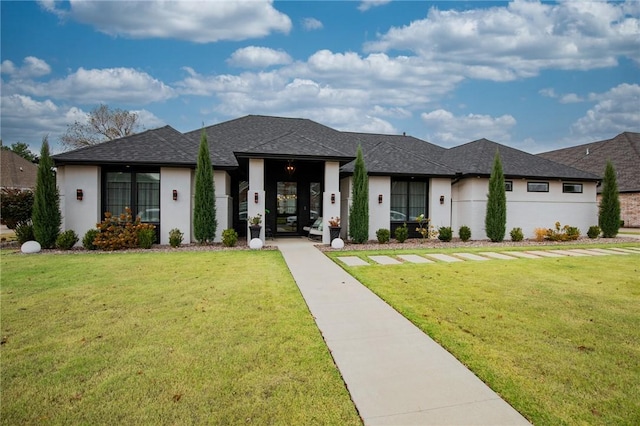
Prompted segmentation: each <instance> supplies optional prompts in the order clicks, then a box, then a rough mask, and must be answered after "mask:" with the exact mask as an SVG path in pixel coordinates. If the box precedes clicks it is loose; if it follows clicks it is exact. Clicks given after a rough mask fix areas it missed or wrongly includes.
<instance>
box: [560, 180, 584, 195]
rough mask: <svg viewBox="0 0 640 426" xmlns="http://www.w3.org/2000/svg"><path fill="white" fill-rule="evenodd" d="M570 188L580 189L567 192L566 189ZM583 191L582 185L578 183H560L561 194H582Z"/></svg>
mask: <svg viewBox="0 0 640 426" xmlns="http://www.w3.org/2000/svg"><path fill="white" fill-rule="evenodd" d="M568 186H572V187H575V188H580V190H579V191H567V187H568ZM583 191H584V185H583V184H581V183H578V182H562V193H563V194H582V192H583Z"/></svg>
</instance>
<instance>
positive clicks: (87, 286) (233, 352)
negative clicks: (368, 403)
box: [0, 251, 361, 425]
mask: <svg viewBox="0 0 640 426" xmlns="http://www.w3.org/2000/svg"><path fill="white" fill-rule="evenodd" d="M1 265H2V269H1V273H2V288H1V292H0V297H1V305H0V308H1V312H2V324H1V330H2V331H1V334H2V339H3V344H2V346H1V356H2V375H1V379H2V382H1V401H0V403H1V412H0V414H1V415H0V417H1V423H2V424H7V425H9V424H92V425H93V424H201V423H206V424H245V423H252V424H341V425H342V424H360V423H361V422H360V419H359V417H358V415H357V412H356V410H355V407H354V405H353V403H352V402H351V400H350V398H349V394H348V392H347V390H346V388H345V386H344V383H343V382H342V380H341V377H340V375H339V373H338V371H337V369H336V367H335V365H334V364H333V362H332V360H331V357H330V354H329V352H328V350H327V348H326V346H325V344H324V341H323V340H322V337H321V335H320V333H319V331H318V330H317V328H316V326H315V324H314V322H313V319H312V317H311V315H310V314H309V311H308V309H307V307H306V305H305V303H304V301H303V299H302V297H301V295H300V293H299V291H298V289H297V287H296V285H295V283H294V282H293V279H292V277H291V275H290V273H289V272H288V270H287V268H286V266H285V264H284V261H283V259H282V257H281V255H280V253H279V252H277V251H262V252H249V251H229V252H180V253H140V254H82V255H49V254H44V255H30V256H26V255H20V254H10V253H7V252H6V251H3V252H2V258H1Z"/></svg>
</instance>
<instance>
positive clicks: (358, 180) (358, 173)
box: [349, 145, 369, 244]
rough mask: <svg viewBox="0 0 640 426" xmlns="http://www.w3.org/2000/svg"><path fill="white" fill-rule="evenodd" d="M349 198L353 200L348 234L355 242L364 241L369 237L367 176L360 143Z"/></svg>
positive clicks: (360, 242) (350, 208)
mask: <svg viewBox="0 0 640 426" xmlns="http://www.w3.org/2000/svg"><path fill="white" fill-rule="evenodd" d="M351 199H352V200H353V202H352V203H351V206H350V207H349V236H350V237H351V239H352V240H353V242H354V243H356V244H362V243H366V242H367V240H368V239H369V176H368V175H367V168H366V166H365V164H364V157H363V155H362V147H361V146H360V145H358V150H357V151H356V162H355V165H354V168H353V181H352V186H351Z"/></svg>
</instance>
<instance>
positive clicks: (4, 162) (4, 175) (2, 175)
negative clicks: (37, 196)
mask: <svg viewBox="0 0 640 426" xmlns="http://www.w3.org/2000/svg"><path fill="white" fill-rule="evenodd" d="M37 175H38V166H36V165H35V164H33V163H32V162H30V161H29V160H25V159H24V158H22V157H21V156H19V155H18V154H16V153H15V152H13V151H10V150H8V149H0V187H2V188H11V189H27V188H35V187H36V177H37Z"/></svg>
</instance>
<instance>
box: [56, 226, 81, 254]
mask: <svg viewBox="0 0 640 426" xmlns="http://www.w3.org/2000/svg"><path fill="white" fill-rule="evenodd" d="M77 242H78V234H76V233H75V231H74V230H73V229H67V230H66V231H64V232H61V233H60V234H59V235H58V237H57V238H56V247H58V248H59V249H60V250H70V249H71V247H73V246H74V245H75V244H76V243H77Z"/></svg>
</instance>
